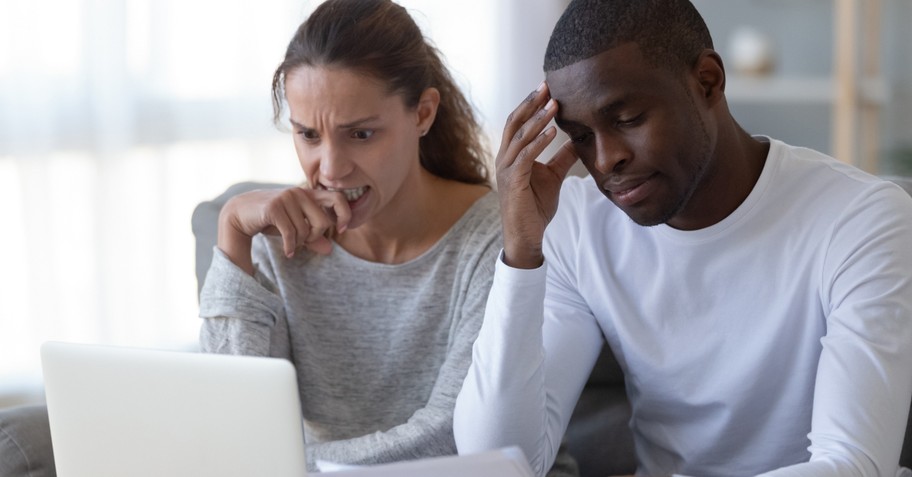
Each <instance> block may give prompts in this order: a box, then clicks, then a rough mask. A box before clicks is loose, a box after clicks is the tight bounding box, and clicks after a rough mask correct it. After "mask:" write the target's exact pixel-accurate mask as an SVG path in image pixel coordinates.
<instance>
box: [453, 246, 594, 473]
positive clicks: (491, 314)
mask: <svg viewBox="0 0 912 477" xmlns="http://www.w3.org/2000/svg"><path fill="white" fill-rule="evenodd" d="M602 343H603V339H602V335H601V331H600V329H599V327H598V325H597V323H596V321H595V319H594V317H593V316H592V314H591V313H590V312H589V310H588V308H587V307H586V306H585V304H584V303H582V300H581V299H580V298H579V297H578V295H576V293H575V292H574V291H573V290H572V288H571V287H567V286H566V283H565V282H564V281H562V280H560V277H559V276H558V275H557V274H555V273H552V272H550V271H549V270H548V264H545V265H543V266H542V267H540V268H538V269H534V270H520V269H514V268H511V267H509V266H507V265H506V264H505V263H503V261H502V260H498V261H497V265H496V272H495V274H494V284H493V286H492V289H491V293H490V295H489V297H488V303H487V307H486V310H485V318H484V323H483V324H482V328H481V331H480V332H479V336H478V339H477V341H476V342H475V346H474V348H473V354H472V365H471V367H470V368H469V372H468V375H467V377H466V381H465V384H464V386H463V389H462V391H461V392H460V394H459V398H458V400H457V402H456V410H455V417H454V424H453V427H454V432H455V437H456V445H457V447H458V449H459V452H460V453H462V454H465V453H474V452H482V451H485V450H490V449H496V448H499V447H504V446H512V445H518V446H519V447H520V448H521V449H522V450H523V452H524V453H525V455H526V457H527V458H528V459H529V463H530V464H531V466H532V469H533V470H534V471H535V472H536V473H537V474H538V475H542V476H543V475H545V473H546V472H547V470H548V469H550V468H551V465H552V464H553V462H554V459H555V456H556V455H557V452H558V448H559V446H560V443H561V438H562V437H563V435H564V431H565V430H566V428H567V424H568V422H569V420H570V415H571V413H572V411H573V408H574V407H575V405H576V401H577V400H578V399H579V395H580V393H581V392H582V388H583V385H584V384H585V382H586V380H587V378H588V376H589V373H590V372H591V370H592V367H593V366H594V364H595V361H596V359H597V357H598V353H599V351H600V350H601V347H602Z"/></svg>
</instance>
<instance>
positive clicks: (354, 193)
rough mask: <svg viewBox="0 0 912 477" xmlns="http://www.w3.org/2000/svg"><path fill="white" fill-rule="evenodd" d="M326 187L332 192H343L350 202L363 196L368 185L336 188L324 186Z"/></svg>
mask: <svg viewBox="0 0 912 477" xmlns="http://www.w3.org/2000/svg"><path fill="white" fill-rule="evenodd" d="M323 188H324V189H326V190H328V191H332V192H341V193H342V195H344V196H345V199H346V200H348V201H349V202H354V201H356V200H358V199H360V198H361V196H362V195H364V193H365V192H367V189H368V188H367V186H361V187H353V188H351V189H336V188H333V187H323Z"/></svg>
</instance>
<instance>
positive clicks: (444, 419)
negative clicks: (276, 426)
mask: <svg viewBox="0 0 912 477" xmlns="http://www.w3.org/2000/svg"><path fill="white" fill-rule="evenodd" d="M497 247H499V241H498V242H496V243H495V242H493V241H492V242H491V243H490V244H489V245H488V249H487V250H485V251H484V253H482V254H481V258H480V260H479V262H478V266H477V267H474V271H473V272H472V273H471V274H470V278H469V280H468V281H467V282H466V283H463V284H462V285H461V286H462V287H463V290H462V291H463V293H464V300H463V301H462V303H461V307H460V310H458V311H457V313H456V316H457V317H458V318H457V321H456V322H455V323H454V325H453V328H452V332H451V334H450V337H449V343H448V352H447V355H446V358H445V359H444V361H443V364H442V365H441V367H440V370H439V372H438V375H437V378H436V381H435V383H434V386H433V389H432V391H431V394H430V397H429V399H428V401H427V404H426V405H425V406H424V407H422V408H420V409H418V410H417V411H415V412H414V413H413V414H412V415H411V417H409V419H408V420H407V421H406V422H404V423H403V424H400V425H397V426H395V427H392V428H391V429H388V430H386V431H383V432H375V433H372V434H368V435H364V436H360V437H356V438H352V439H346V440H339V441H332V442H323V443H317V444H308V445H307V461H308V465H309V466H313V464H314V462H315V461H316V460H324V461H329V462H339V463H349V464H364V463H372V462H393V461H402V460H413V459H418V458H422V457H431V456H440V455H452V454H454V453H455V452H456V445H455V442H454V441H453V406H454V403H455V401H456V396H457V394H458V393H459V390H460V388H461V387H462V383H463V380H464V379H465V375H466V371H467V369H468V367H469V363H470V361H471V358H472V355H471V353H472V343H473V342H474V341H475V338H476V336H477V335H478V329H479V327H480V326H481V322H482V317H483V314H484V306H485V300H486V298H487V292H488V290H489V289H490V287H491V281H492V277H493V274H494V272H493V265H492V262H493V257H494V254H495V253H496V252H497Z"/></svg>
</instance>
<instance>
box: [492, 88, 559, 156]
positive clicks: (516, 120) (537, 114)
mask: <svg viewBox="0 0 912 477" xmlns="http://www.w3.org/2000/svg"><path fill="white" fill-rule="evenodd" d="M553 117H554V108H553V101H551V100H550V98H549V96H548V88H547V86H546V85H545V84H544V83H542V86H540V87H539V89H537V90H535V91H533V92H532V93H531V94H530V95H529V96H528V97H527V98H526V99H525V100H523V102H522V103H520V104H519V106H517V107H516V109H515V110H513V112H512V113H511V114H510V116H509V117H508V118H507V124H506V125H505V126H504V130H503V137H501V143H500V151H499V152H498V154H497V159H498V163H499V164H498V167H509V166H511V165H512V163H513V162H514V161H515V159H516V155H517V154H519V152H520V151H521V150H522V149H523V148H524V147H525V146H526V145H527V144H528V143H529V142H531V141H533V140H535V138H536V137H537V136H538V135H539V133H540V132H541V130H542V129H543V128H544V127H545V125H546V124H548V122H549V121H551V118H553Z"/></svg>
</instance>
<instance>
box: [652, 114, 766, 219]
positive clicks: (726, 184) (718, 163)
mask: <svg viewBox="0 0 912 477" xmlns="http://www.w3.org/2000/svg"><path fill="white" fill-rule="evenodd" d="M718 138H719V139H718V142H717V143H716V147H715V149H714V150H713V151H712V152H711V154H712V156H713V158H712V161H710V164H709V166H708V167H707V170H706V171H705V174H704V176H703V178H702V180H701V181H700V183H699V185H698V186H697V190H695V191H694V193H693V196H692V197H691V199H690V201H689V202H688V205H687V206H686V207H685V210H684V211H682V213H680V214H678V216H677V217H675V219H674V220H673V221H669V223H668V225H670V226H672V227H675V228H678V229H682V230H697V229H701V228H705V227H709V226H711V225H714V224H717V223H719V222H721V221H722V220H723V219H725V218H726V217H728V216H729V215H730V214H731V213H732V212H734V211H735V209H737V208H738V207H739V206H740V205H741V204H742V203H743V202H744V200H745V199H746V198H747V196H748V195H750V193H751V191H752V190H753V189H754V185H756V183H757V180H758V179H759V178H760V174H761V172H763V166H764V164H765V163H766V156H767V154H768V153H769V143H766V142H761V141H758V140H757V139H754V138H753V137H752V136H751V135H750V134H748V133H747V132H746V131H745V130H744V129H742V128H741V126H740V125H739V124H738V123H737V122H736V121H735V120H734V118H732V117H731V116H730V115H727V116H726V119H725V120H724V121H720V122H719V130H718Z"/></svg>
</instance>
